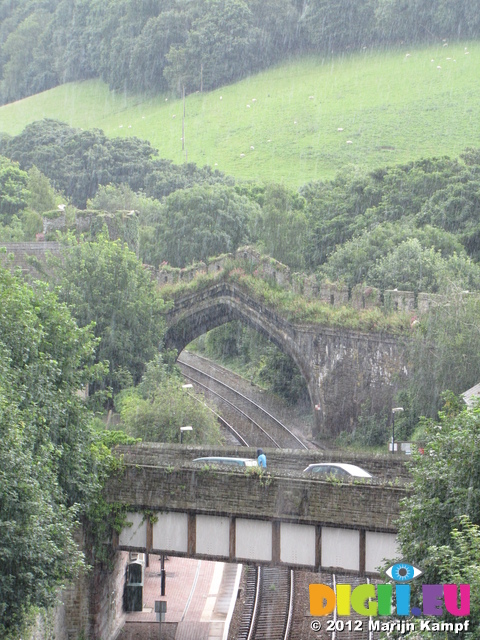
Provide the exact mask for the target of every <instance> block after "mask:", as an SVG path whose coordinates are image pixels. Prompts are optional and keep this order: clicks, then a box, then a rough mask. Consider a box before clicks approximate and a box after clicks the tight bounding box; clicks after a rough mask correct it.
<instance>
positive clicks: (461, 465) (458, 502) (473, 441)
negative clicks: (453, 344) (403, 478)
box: [398, 395, 480, 638]
mask: <svg viewBox="0 0 480 640" xmlns="http://www.w3.org/2000/svg"><path fill="white" fill-rule="evenodd" d="M423 427H424V439H425V442H424V445H423V448H424V452H425V453H424V455H419V454H414V459H413V461H412V464H411V465H410V468H411V473H412V481H413V491H412V492H410V494H409V497H408V498H406V499H405V500H404V501H403V505H402V514H401V517H400V522H399V534H398V538H399V542H400V546H401V552H402V554H403V557H405V558H407V559H408V561H409V562H410V563H411V564H414V565H416V566H418V567H420V568H421V569H422V570H423V571H424V576H423V581H424V582H425V583H429V584H443V583H450V582H452V581H453V582H454V583H456V584H459V583H470V582H471V583H472V596H473V599H472V602H471V612H470V616H469V620H470V624H471V627H472V628H473V629H477V628H478V624H479V622H480V603H479V599H478V584H479V579H480V574H479V569H478V557H479V550H480V546H479V529H478V525H479V524H480V408H479V406H478V405H477V406H476V407H475V408H473V409H463V410H462V409H461V407H460V404H459V402H458V399H456V398H455V397H454V396H452V395H449V396H447V402H446V404H445V406H444V410H443V411H442V412H441V413H440V419H439V420H438V421H437V420H435V421H433V420H428V421H425V422H424V424H423ZM476 587H477V589H476ZM468 636H469V634H467V635H465V634H460V635H455V636H454V635H453V633H452V634H449V636H448V637H452V638H453V637H455V638H458V637H461V638H463V637H468ZM472 637H474V636H472Z"/></svg>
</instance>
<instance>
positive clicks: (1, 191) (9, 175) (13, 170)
mask: <svg viewBox="0 0 480 640" xmlns="http://www.w3.org/2000/svg"><path fill="white" fill-rule="evenodd" d="M27 184H28V176H27V173H26V172H25V171H22V170H21V169H20V167H19V165H18V163H17V162H12V161H11V160H9V159H8V158H4V157H2V156H0V222H1V223H2V224H8V223H9V222H11V219H12V216H14V215H18V214H19V213H20V212H21V211H23V210H24V209H25V208H26V206H27V203H28V198H29V191H28V187H27Z"/></svg>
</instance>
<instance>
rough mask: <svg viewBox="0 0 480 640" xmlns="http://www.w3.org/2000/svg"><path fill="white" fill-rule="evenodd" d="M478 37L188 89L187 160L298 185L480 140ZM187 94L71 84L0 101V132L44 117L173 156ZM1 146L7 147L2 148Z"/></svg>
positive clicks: (177, 158)
mask: <svg viewBox="0 0 480 640" xmlns="http://www.w3.org/2000/svg"><path fill="white" fill-rule="evenodd" d="M479 76H480V43H467V42H462V43H458V44H449V45H448V46H440V45H439V46H435V47H429V48H422V49H413V50H406V49H399V50H390V51H387V52H381V53H380V52H371V51H366V52H365V53H363V54H358V55H352V56H347V57H341V58H335V59H329V60H325V59H324V60H322V59H318V58H302V59H299V60H294V61H292V62H290V63H287V64H283V65H281V66H279V67H277V68H274V69H271V70H269V71H266V72H263V73H260V74H258V75H255V76H252V77H250V78H247V79H245V80H243V81H241V82H238V83H237V84H235V85H231V86H228V87H223V88H222V89H219V90H216V91H212V92H211V93H204V94H199V93H197V94H193V95H190V96H187V98H186V120H185V141H186V150H187V153H188V161H192V162H195V163H197V164H199V165H204V164H209V165H211V166H213V167H218V169H220V170H222V171H225V172H226V173H228V174H231V175H234V176H236V177H238V178H247V179H249V178H253V179H265V180H276V181H283V182H285V183H286V184H290V185H292V186H298V185H301V184H302V183H304V182H306V181H309V180H313V179H320V178H330V177H332V176H333V175H334V174H335V172H336V171H337V170H338V169H339V168H340V167H341V166H343V165H345V164H348V163H355V164H363V165H366V166H368V167H370V168H373V167H377V166H382V165H385V164H392V163H397V162H402V161H407V160H412V159H415V158H419V157H425V156H434V155H435V156H438V155H450V156H455V155H458V153H460V152H461V151H462V150H463V149H464V148H465V147H466V146H480V84H479V83H478V78H479ZM182 112H183V107H182V101H181V100H177V99H174V98H173V97H172V96H165V95H164V96H157V97H155V98H143V97H141V96H132V95H123V94H119V93H112V92H110V91H109V90H108V88H107V87H106V86H105V85H104V84H103V83H101V82H99V81H88V82H82V83H78V84H68V85H63V86H61V87H58V88H56V89H52V90H51V91H46V92H44V93H42V94H38V95H36V96H32V97H30V98H26V99H24V100H21V101H18V102H16V103H13V104H9V105H5V106H3V107H1V108H0V131H5V132H7V133H9V134H17V133H19V132H20V131H21V130H22V129H23V128H24V126H25V125H26V124H28V123H29V122H32V121H34V120H39V119H41V118H43V117H48V118H56V119H59V120H62V121H64V122H67V123H68V124H70V125H72V126H76V127H83V128H85V129H87V128H92V127H98V128H100V129H103V130H104V131H105V133H106V134H107V135H109V136H129V135H135V136H138V137H140V138H145V139H148V140H150V141H151V143H152V145H153V146H154V147H156V148H157V149H159V151H160V155H161V156H163V157H167V158H171V159H172V160H173V161H174V162H176V163H181V162H183V161H184V160H185V155H186V154H185V152H182V141H181V138H182ZM0 153H1V149H0Z"/></svg>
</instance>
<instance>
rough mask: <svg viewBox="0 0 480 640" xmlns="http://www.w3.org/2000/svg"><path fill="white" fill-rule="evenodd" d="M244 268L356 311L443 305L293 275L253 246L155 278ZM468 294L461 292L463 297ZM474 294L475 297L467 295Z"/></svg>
mask: <svg viewBox="0 0 480 640" xmlns="http://www.w3.org/2000/svg"><path fill="white" fill-rule="evenodd" d="M235 266H236V267H242V266H243V267H245V268H247V269H248V270H249V273H251V274H252V275H253V276H254V277H257V278H260V279H264V280H267V281H269V282H271V283H275V284H276V285H278V286H280V287H281V288H283V289H285V290H290V291H292V292H293V293H295V294H296V295H301V296H304V297H305V298H307V299H311V300H320V301H322V302H324V303H326V304H328V305H332V306H334V307H341V306H345V305H348V306H351V307H353V308H355V309H359V310H360V309H373V308H385V309H386V310H387V311H398V312H407V313H415V312H416V313H425V312H426V311H428V310H429V309H430V308H431V307H433V306H436V305H438V304H441V303H442V300H443V296H441V295H438V294H433V293H426V292H420V293H418V294H415V292H413V291H402V290H399V289H385V290H383V291H381V290H380V289H377V288H376V287H372V286H369V285H368V284H357V285H355V286H354V287H353V288H352V289H351V290H350V289H349V287H348V286H347V285H346V284H345V283H343V282H330V281H328V280H322V279H320V278H319V277H318V276H317V275H316V274H307V273H292V272H291V270H290V268H289V267H288V266H287V265H284V264H282V263H281V262H279V261H278V260H275V259H274V258H271V257H270V256H265V255H262V254H261V253H259V252H258V251H257V250H256V249H254V248H253V247H248V246H247V247H240V248H239V249H237V251H236V252H235V253H234V254H233V253H228V254H224V255H222V256H218V257H216V258H210V259H209V260H208V261H207V262H206V263H205V262H199V263H196V264H193V265H190V266H188V267H185V268H182V269H180V268H176V267H171V266H170V265H168V264H163V265H160V267H159V269H158V270H157V271H156V274H155V278H156V280H157V282H158V284H159V286H160V287H164V286H168V285H172V284H178V283H181V282H191V281H192V280H195V279H196V278H197V277H199V276H203V275H205V274H207V273H217V274H220V273H221V272H222V271H227V270H228V269H231V268H232V267H235ZM466 294H469V292H464V295H466ZM469 295H474V294H469Z"/></svg>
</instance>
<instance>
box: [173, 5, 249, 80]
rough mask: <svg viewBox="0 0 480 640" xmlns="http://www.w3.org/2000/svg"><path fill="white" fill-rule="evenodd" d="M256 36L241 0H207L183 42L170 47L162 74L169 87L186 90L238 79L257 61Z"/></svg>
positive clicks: (246, 7) (245, 6) (246, 9)
mask: <svg viewBox="0 0 480 640" xmlns="http://www.w3.org/2000/svg"><path fill="white" fill-rule="evenodd" d="M259 35H260V33H259V31H258V29H257V28H256V26H255V24H254V22H253V16H252V13H251V11H250V9H249V8H248V5H247V4H246V3H245V2H243V0H210V2H208V3H205V5H204V6H203V11H202V13H201V15H200V16H199V17H198V18H197V19H196V20H194V21H193V23H192V26H191V29H190V30H189V32H188V36H187V39H186V42H185V44H184V45H183V44H182V45H180V46H172V47H171V49H170V52H169V53H168V55H167V61H168V66H167V68H166V69H165V71H164V75H165V76H166V78H167V80H168V81H169V84H170V86H171V88H172V89H173V90H175V91H177V92H178V90H179V89H181V88H182V86H185V89H186V90H187V91H188V92H189V93H191V92H193V91H195V90H200V91H203V90H204V89H213V88H214V87H218V86H219V85H222V84H227V83H229V82H232V81H233V80H237V79H238V78H242V77H243V76H245V75H248V74H249V73H251V72H252V71H253V70H254V69H255V68H256V66H257V64H258V63H257V62H256V55H255V48H256V43H257V41H258V38H259Z"/></svg>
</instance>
